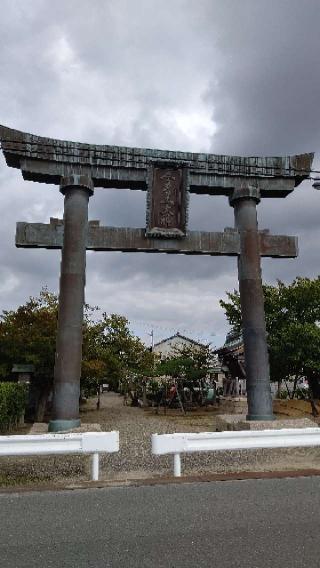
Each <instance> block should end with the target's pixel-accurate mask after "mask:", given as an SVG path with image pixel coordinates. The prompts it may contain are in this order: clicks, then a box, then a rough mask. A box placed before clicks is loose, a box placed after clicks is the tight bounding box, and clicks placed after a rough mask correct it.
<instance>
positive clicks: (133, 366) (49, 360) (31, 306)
mask: <svg viewBox="0 0 320 568" xmlns="http://www.w3.org/2000/svg"><path fill="white" fill-rule="evenodd" d="M97 310H98V308H91V307H90V306H88V305H86V306H85V310H84V322H83V359H82V376H81V388H82V389H85V390H86V391H87V392H92V391H94V392H95V391H96V389H97V387H98V385H99V384H101V382H102V381H103V380H107V381H108V382H109V383H110V384H111V385H112V386H113V387H114V388H117V387H118V383H119V380H120V379H121V378H122V377H126V376H127V375H128V374H129V373H131V374H132V373H133V374H135V376H140V375H144V374H146V373H147V372H148V370H150V369H152V366H153V357H152V354H150V352H149V351H148V350H147V349H146V347H145V346H144V345H143V343H142V342H141V341H140V339H139V338H137V337H135V336H133V335H132V333H131V332H130V330H129V324H128V321H127V319H126V318H125V317H123V316H119V315H116V314H111V315H107V314H103V315H102V317H101V318H100V319H98V318H96V312H97ZM57 320H58V298H57V296H56V295H55V294H53V293H51V292H49V291H48V290H47V289H43V290H42V291H41V292H40V294H39V296H38V297H35V298H34V297H31V298H30V299H29V300H28V301H27V302H26V303H25V304H24V305H22V306H19V307H18V308H17V309H16V310H8V311H7V310H6V311H4V312H3V313H2V314H1V315H0V380H1V378H2V379H8V378H9V377H10V374H11V369H12V367H13V365H14V364H15V363H19V364H33V365H34V367H35V375H34V378H33V385H34V387H35V388H36V389H37V390H38V393H39V400H38V408H37V414H36V417H35V418H36V420H42V419H43V412H44V409H45V404H46V401H47V398H48V394H49V392H50V390H51V388H52V384H53V376H54V360H55V348H56V334H57Z"/></svg>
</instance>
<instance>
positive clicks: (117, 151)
mask: <svg viewBox="0 0 320 568" xmlns="http://www.w3.org/2000/svg"><path fill="white" fill-rule="evenodd" d="M0 141H1V146H2V150H3V153H4V156H5V158H6V161H7V164H8V165H9V166H10V167H14V168H19V169H20V170H21V172H22V175H23V177H24V179H27V180H32V181H37V182H43V183H53V184H58V185H60V191H61V192H62V193H63V194H64V196H65V208H64V220H63V221H61V220H57V219H51V220H50V224H48V225H46V224H42V223H18V224H17V234H16V245H17V246H19V247H26V248H28V247H44V248H62V262H61V276H60V296H59V321H58V336H57V349H56V363H55V384H54V405H53V419H52V420H51V422H50V424H49V430H51V431H59V430H66V429H71V428H73V427H75V426H77V425H79V423H80V420H79V388H80V371H81V355H82V319H83V304H84V285H85V255H86V249H89V250H99V251H112V250H117V251H126V252H163V253H164V252H165V253H171V254H172V253H177V254H205V255H211V256H216V255H229V256H237V257H238V272H239V288H240V300H241V311H242V321H243V338H244V349H245V362H246V375H247V392H248V416H247V418H248V419H249V420H255V419H256V420H272V419H273V413H272V400H271V392H270V379H269V363H268V350H267V341H266V329H265V317H264V305H263V291H262V282H261V267H260V257H261V256H271V257H275V258H277V257H279V258H281V257H282V258H286V257H287V258H289V257H295V256H296V255H297V239H296V238H295V237H288V236H274V235H270V234H269V233H268V231H258V226H257V214H256V205H257V203H259V201H260V198H261V197H285V196H286V195H288V194H289V193H290V192H291V191H292V190H293V189H294V188H295V187H296V186H297V185H299V184H300V183H301V181H303V180H304V179H306V178H307V177H308V176H309V173H310V169H311V165H312V160H313V154H302V155H299V156H290V157H273V158H270V157H266V158H262V157H237V156H222V155H214V154H199V153H198V154H197V153H190V152H172V151H164V150H150V149H144V148H127V147H120V146H97V145H91V144H82V143H76V142H67V141H61V140H55V139H51V138H43V137H40V136H34V135H31V134H27V133H24V132H20V131H17V130H12V129H10V128H7V127H4V126H0ZM95 187H113V188H128V189H142V190H147V224H146V228H145V229H144V228H143V229H131V228H115V227H100V225H99V222H97V221H92V222H89V223H88V201H89V197H90V196H91V195H92V194H93V191H94V188H95ZM190 192H192V193H202V194H209V195H225V196H227V197H229V201H230V204H231V205H232V207H234V212H235V229H225V231H224V232H221V233H217V232H216V233H211V232H199V231H193V232H188V229H187V218H188V195H189V193H190Z"/></svg>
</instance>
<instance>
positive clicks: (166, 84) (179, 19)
mask: <svg viewBox="0 0 320 568" xmlns="http://www.w3.org/2000/svg"><path fill="white" fill-rule="evenodd" d="M1 11H2V13H1V16H2V17H1V23H0V32H1V33H0V47H1V49H0V68H1V77H2V81H1V87H0V123H2V124H6V125H8V126H12V127H14V128H18V129H21V130H25V131H29V132H34V133H38V134H41V135H45V136H46V135H47V136H53V137H57V138H66V139H73V140H79V141H89V142H93V143H107V144H108V143H109V144H120V145H121V144H123V145H129V146H130V145H135V146H145V147H160V148H168V149H180V150H193V151H212V152H217V153H235V154H240V155H241V154H242V155H246V154H253V155H254V154H255V155H259V154H262V155H263V154H266V155H275V154H290V153H299V152H305V151H312V150H314V151H316V152H318V153H319V151H320V139H319V138H320V134H319V132H320V124H319V121H320V118H319V116H320V115H319V111H318V101H319V100H320V96H319V95H320V74H319V65H320V64H319V57H318V54H319V47H320V45H319V43H320V40H319V34H318V12H319V1H318V0H304V2H301V1H300V0H268V1H266V0H242V1H241V2H239V1H238V0H224V1H223V2H221V1H220V0H215V1H209V0H199V1H195V0H172V1H171V2H170V9H168V6H167V3H165V2H161V1H160V0H140V1H139V2H131V1H130V0H117V1H115V0H114V1H111V0H109V1H108V2H106V1H105V0H91V2H90V3H89V2H86V1H82V2H79V0H68V2H55V3H52V2H48V0H29V2H28V3H26V2H25V1H24V0H16V1H15V2H12V1H11V0H2V3H1ZM0 191H1V194H0V195H1V207H2V209H1V210H2V222H1V224H0V238H1V249H0V260H1V267H2V279H1V284H0V308H10V307H15V306H16V305H18V304H19V303H21V302H24V301H25V299H26V298H27V297H28V296H29V295H30V294H37V293H38V291H39V289H40V288H41V286H42V285H48V286H49V288H50V289H52V290H57V289H58V270H59V262H60V255H59V252H57V251H40V250H39V251H36V250H17V249H15V248H14V244H13V243H14V232H15V222H16V221H18V220H27V221H38V222H45V221H48V220H49V217H50V216H53V217H55V216H60V217H61V216H62V211H63V197H62V195H61V194H59V191H58V188H57V187H53V186H44V185H41V184H36V183H29V182H25V181H23V180H22V178H21V176H20V172H19V171H16V170H12V169H8V168H7V167H6V165H5V163H4V160H3V158H2V157H1V158H0ZM319 201H320V196H319V194H318V193H317V192H315V191H314V190H313V189H312V188H311V183H310V182H304V183H303V184H302V185H301V186H300V187H299V188H297V190H295V191H294V193H293V194H291V195H290V196H289V197H287V199H286V200H281V199H270V200H264V201H263V203H261V204H260V205H259V207H258V214H259V223H260V226H261V228H266V227H268V228H270V229H271V230H272V231H273V232H274V233H277V234H286V233H287V234H292V235H298V236H299V239H300V256H299V258H298V259H297V260H271V259H268V260H264V261H263V276H264V279H265V280H266V281H268V282H274V281H275V280H276V279H277V278H280V279H282V280H286V281H289V280H291V279H293V278H294V277H295V276H296V275H298V274H299V275H309V276H314V275H316V274H318V272H319V269H318V266H319V253H318V245H317V243H318V242H319V237H320V235H319V232H320V228H319V223H318V217H319V215H318V212H319V211H320V202H319ZM190 204H191V209H190V228H191V229H202V230H222V229H223V228H224V227H225V226H230V225H231V226H232V225H233V211H232V209H231V208H230V207H229V205H228V202H227V199H226V198H222V197H221V198H220V197H219V198H218V197H215V198H213V197H208V196H202V197H200V196H191V201H190ZM90 218H91V219H100V221H101V223H104V224H108V225H116V226H136V227H139V226H144V222H145V194H144V193H143V192H139V191H136V192H129V191H126V190H102V189H101V190H100V189H97V190H96V192H95V195H94V196H93V197H92V198H91V200H90ZM87 266H88V275H87V289H86V296H87V300H88V301H89V302H90V303H91V304H98V305H100V306H101V307H102V309H104V310H106V311H116V312H119V313H122V314H124V315H126V316H127V317H128V318H129V319H131V320H132V321H133V326H134V329H135V330H136V331H138V332H139V333H141V334H142V336H143V337H144V338H147V336H146V330H147V329H148V325H149V329H150V328H151V326H152V325H154V326H159V327H157V328H156V329H158V332H157V333H158V337H157V339H160V337H161V336H163V335H168V333H169V331H170V329H171V330H175V329H177V328H180V329H181V330H182V329H188V330H190V331H191V332H193V334H194V336H200V335H201V334H202V335H203V336H205V337H207V338H210V337H211V336H210V334H211V332H213V331H214V332H215V333H216V334H217V337H216V339H215V341H216V342H217V343H218V342H219V341H221V340H222V339H223V335H224V334H225V331H226V328H227V325H226V322H225V319H224V314H223V312H222V310H221V309H220V308H219V304H218V300H219V298H221V297H222V296H223V295H224V292H225V290H230V289H233V288H234V287H235V286H236V285H237V272H236V260H235V259H227V258H206V257H204V258H195V257H183V256H166V255H152V254H148V255H146V254H132V255H130V254H122V253H108V254H106V253H95V254H88V259H87ZM137 322H140V323H137ZM141 322H145V323H141ZM164 328H165V329H166V331H165V330H164ZM161 329H162V330H163V331H161ZM192 330H193V331H192Z"/></svg>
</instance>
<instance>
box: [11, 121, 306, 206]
mask: <svg viewBox="0 0 320 568" xmlns="http://www.w3.org/2000/svg"><path fill="white" fill-rule="evenodd" d="M0 141H1V146H2V150H3V153H4V155H5V158H6V161H7V164H8V165H9V166H10V167H14V168H19V169H21V171H22V173H23V176H24V178H25V179H28V180H33V181H41V182H45V183H55V184H60V181H61V176H68V175H70V174H73V175H74V174H79V175H80V174H81V175H88V176H90V177H91V178H92V179H93V181H94V185H95V186H97V187H128V188H131V189H147V177H148V167H149V165H150V164H151V163H152V162H154V161H157V162H158V163H159V162H161V161H171V162H173V163H175V162H176V163H178V164H183V165H185V166H186V167H187V168H188V169H189V171H190V191H192V192H195V193H209V194H216V195H230V194H231V193H232V191H233V189H234V187H235V185H237V184H239V179H240V180H241V178H259V180H261V183H259V187H260V190H261V195H262V196H268V195H270V196H279V197H283V196H285V195H286V194H287V193H289V192H290V191H292V189H294V187H295V186H296V185H298V184H299V183H301V181H302V180H303V179H305V178H306V177H308V176H309V173H310V169H311V164H312V160H313V154H301V155H297V156H286V157H241V156H224V155H215V154H203V153H191V152H175V151H170V150H156V149H146V148H128V147H124V146H107V145H95V144H83V143H79V142H69V141H66V140H56V139H53V138H45V137H42V136H35V135H33V134H28V133H25V132H21V131H18V130H14V129H11V128H7V127H5V126H0ZM273 177H274V178H275V179H272V178H273Z"/></svg>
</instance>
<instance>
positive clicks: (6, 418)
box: [0, 383, 27, 432]
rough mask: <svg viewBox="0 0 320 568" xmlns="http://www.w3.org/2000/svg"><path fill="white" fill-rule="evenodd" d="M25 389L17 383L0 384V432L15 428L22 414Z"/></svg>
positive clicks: (24, 404) (25, 398)
mask: <svg viewBox="0 0 320 568" xmlns="http://www.w3.org/2000/svg"><path fill="white" fill-rule="evenodd" d="M26 402H27V387H26V385H23V384H19V383H0V431H1V432H6V431H8V430H10V428H12V427H14V426H16V425H17V424H18V423H19V420H20V419H21V416H22V415H23V414H24V411H25V407H26Z"/></svg>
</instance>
